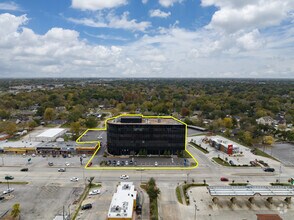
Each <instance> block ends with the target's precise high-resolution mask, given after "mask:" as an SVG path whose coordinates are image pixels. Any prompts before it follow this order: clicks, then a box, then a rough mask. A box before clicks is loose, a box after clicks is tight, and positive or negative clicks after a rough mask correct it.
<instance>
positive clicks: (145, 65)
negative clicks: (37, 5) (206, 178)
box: [0, 6, 294, 78]
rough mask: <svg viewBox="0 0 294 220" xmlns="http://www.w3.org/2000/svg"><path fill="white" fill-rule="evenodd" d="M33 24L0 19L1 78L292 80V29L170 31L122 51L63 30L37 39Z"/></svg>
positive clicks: (130, 44)
mask: <svg viewBox="0 0 294 220" xmlns="http://www.w3.org/2000/svg"><path fill="white" fill-rule="evenodd" d="M240 7H241V6H240ZM106 17H107V16H106ZM29 21H30V19H29V18H28V17H27V15H21V16H15V15H12V14H8V13H5V14H0V26H1V27H3V28H1V29H0V39H1V41H0V77H244V78H248V77H266V78H268V77H291V78H293V75H294V74H293V72H294V63H293V59H294V54H293V43H294V42H293V33H294V28H293V27H292V26H293V25H291V24H288V25H286V26H282V25H280V26H272V27H271V28H270V32H269V31H267V32H263V31H260V30H259V29H258V28H254V29H252V30H245V29H244V30H238V31H237V32H234V33H226V32H222V31H218V30H216V29H207V28H200V29H197V30H187V29H183V28H180V27H178V26H170V27H169V28H160V29H158V30H157V32H156V33H154V32H152V35H149V34H148V32H147V33H145V34H144V36H143V37H138V39H137V40H136V41H133V42H127V43H125V44H123V45H121V46H103V45H99V44H93V43H89V42H88V41H87V40H85V39H82V38H81V36H80V34H79V32H77V31H75V30H69V29H64V28H56V27H54V28H51V29H49V30H48V31H47V32H46V33H45V34H36V33H35V32H34V30H32V29H30V28H28V26H27V23H28V22H29ZM106 23H107V24H109V22H106ZM94 36H95V35H94ZM96 37H99V38H101V39H103V38H108V37H111V36H108V35H105V36H104V35H101V34H100V35H96Z"/></svg>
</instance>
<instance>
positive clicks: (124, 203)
mask: <svg viewBox="0 0 294 220" xmlns="http://www.w3.org/2000/svg"><path fill="white" fill-rule="evenodd" d="M136 199H137V191H136V190H135V186H134V184H133V183H132V182H121V183H120V184H119V185H118V187H117V191H116V193H114V194H113V197H112V200H111V204H110V207H109V210H108V215H107V220H131V219H134V212H135V208H136Z"/></svg>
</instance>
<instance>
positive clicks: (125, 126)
mask: <svg viewBox="0 0 294 220" xmlns="http://www.w3.org/2000/svg"><path fill="white" fill-rule="evenodd" d="M185 140H186V124H184V123H182V122H180V121H178V120H175V119H174V118H173V117H144V116H120V117H117V118H115V119H112V120H109V121H107V145H108V152H109V153H110V154H113V155H133V154H138V153H140V152H144V153H147V154H153V155H155V154H156V155H158V154H164V153H166V152H168V153H169V154H177V153H178V152H180V151H183V150H185Z"/></svg>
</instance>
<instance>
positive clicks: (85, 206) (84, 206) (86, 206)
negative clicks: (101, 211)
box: [81, 203, 92, 210]
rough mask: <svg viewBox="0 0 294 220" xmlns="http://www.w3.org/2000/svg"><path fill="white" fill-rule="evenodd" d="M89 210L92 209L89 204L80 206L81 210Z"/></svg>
mask: <svg viewBox="0 0 294 220" xmlns="http://www.w3.org/2000/svg"><path fill="white" fill-rule="evenodd" d="M91 208H92V204H91V203H88V204H85V205H82V207H81V209H82V210H86V209H91Z"/></svg>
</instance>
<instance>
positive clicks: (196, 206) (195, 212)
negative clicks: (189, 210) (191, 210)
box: [194, 203, 197, 220]
mask: <svg viewBox="0 0 294 220" xmlns="http://www.w3.org/2000/svg"><path fill="white" fill-rule="evenodd" d="M194 205H195V216H194V219H195V220H196V216H197V215H196V212H197V205H196V203H195V204H194Z"/></svg>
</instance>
